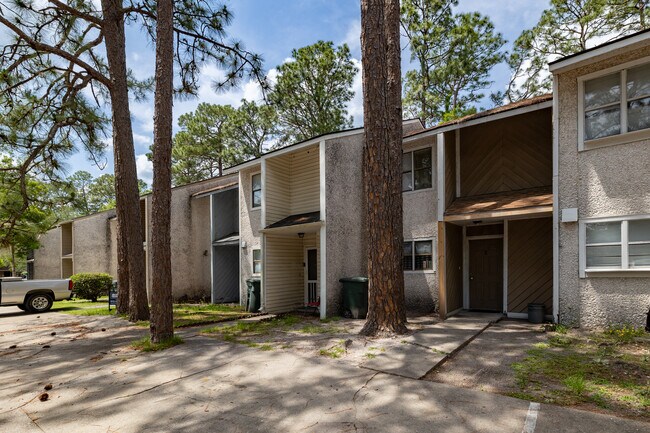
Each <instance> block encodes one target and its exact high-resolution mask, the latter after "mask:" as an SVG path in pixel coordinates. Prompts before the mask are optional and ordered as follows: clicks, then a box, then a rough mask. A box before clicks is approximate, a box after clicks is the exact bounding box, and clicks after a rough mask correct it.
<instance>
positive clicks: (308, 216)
mask: <svg viewBox="0 0 650 433" xmlns="http://www.w3.org/2000/svg"><path fill="white" fill-rule="evenodd" d="M322 223H323V222H322V221H321V220H320V212H309V213H302V214H297V215H289V216H288V217H286V218H283V219H281V220H280V221H277V222H274V223H273V224H271V225H268V226H266V227H265V228H264V229H263V230H261V231H262V232H291V233H293V232H296V233H297V232H300V231H303V232H307V231H313V230H315V229H316V228H318V227H320V226H321V225H322Z"/></svg>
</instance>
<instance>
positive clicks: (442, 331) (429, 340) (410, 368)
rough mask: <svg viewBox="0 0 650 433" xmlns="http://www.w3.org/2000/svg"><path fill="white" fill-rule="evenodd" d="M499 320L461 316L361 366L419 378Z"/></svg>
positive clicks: (488, 315) (480, 315)
mask: <svg viewBox="0 0 650 433" xmlns="http://www.w3.org/2000/svg"><path fill="white" fill-rule="evenodd" d="M502 317H503V316H502V315H501V314H495V313H468V312H463V313H460V314H458V315H456V316H453V317H450V318H449V319H447V320H445V321H444V322H440V323H437V324H435V325H433V326H430V327H426V328H424V329H422V330H420V331H417V332H416V333H414V334H413V335H410V336H408V337H406V338H404V339H402V343H403V344H401V345H399V346H393V347H389V348H387V349H386V351H385V352H383V353H380V354H378V355H377V356H376V357H375V358H373V359H370V360H368V361H366V362H364V363H363V364H362V365H361V367H364V368H367V369H370V370H375V371H379V372H382V373H388V374H393V375H396V376H402V377H408V378H410V379H420V378H422V377H424V376H425V375H426V374H427V373H428V372H429V371H431V370H432V369H434V368H436V367H437V366H439V365H441V364H442V363H444V362H445V361H446V360H447V359H448V358H449V357H450V356H451V355H453V354H454V353H456V352H457V351H458V350H460V349H462V348H463V347H465V345H467V343H469V342H470V341H472V340H473V339H474V338H476V336H477V335H479V334H480V333H481V332H483V331H484V330H485V329H486V328H487V327H489V326H490V324H492V323H494V322H496V321H498V320H500V319H501V318H502Z"/></svg>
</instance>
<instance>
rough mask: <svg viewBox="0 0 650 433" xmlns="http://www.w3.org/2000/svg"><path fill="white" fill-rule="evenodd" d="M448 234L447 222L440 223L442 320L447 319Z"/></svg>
mask: <svg viewBox="0 0 650 433" xmlns="http://www.w3.org/2000/svg"><path fill="white" fill-rule="evenodd" d="M446 244H447V233H446V231H445V222H444V221H438V304H439V305H438V314H439V315H440V318H441V319H442V320H444V319H446V318H447V281H446V280H447V260H446V253H445V252H446V248H445V246H446Z"/></svg>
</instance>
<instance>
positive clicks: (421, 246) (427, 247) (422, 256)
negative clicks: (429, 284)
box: [402, 241, 433, 271]
mask: <svg viewBox="0 0 650 433" xmlns="http://www.w3.org/2000/svg"><path fill="white" fill-rule="evenodd" d="M402 269H403V270H405V271H428V270H432V269H433V242H432V241H406V242H404V256H403V258H402Z"/></svg>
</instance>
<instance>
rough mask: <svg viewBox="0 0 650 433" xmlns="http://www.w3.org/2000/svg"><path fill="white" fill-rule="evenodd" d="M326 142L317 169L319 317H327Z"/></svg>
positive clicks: (320, 153)
mask: <svg viewBox="0 0 650 433" xmlns="http://www.w3.org/2000/svg"><path fill="white" fill-rule="evenodd" d="M325 146H326V144H325V140H321V142H320V144H319V149H318V169H319V173H318V175H319V188H320V209H319V210H320V219H321V221H325V223H323V224H322V225H321V227H320V235H319V240H320V263H319V266H320V282H319V285H320V287H319V288H320V318H321V319H324V318H325V317H327V225H326V221H327V219H326V218H327V215H326V212H327V183H326V179H325V173H326V168H327V167H326V156H327V154H326V147H325Z"/></svg>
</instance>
